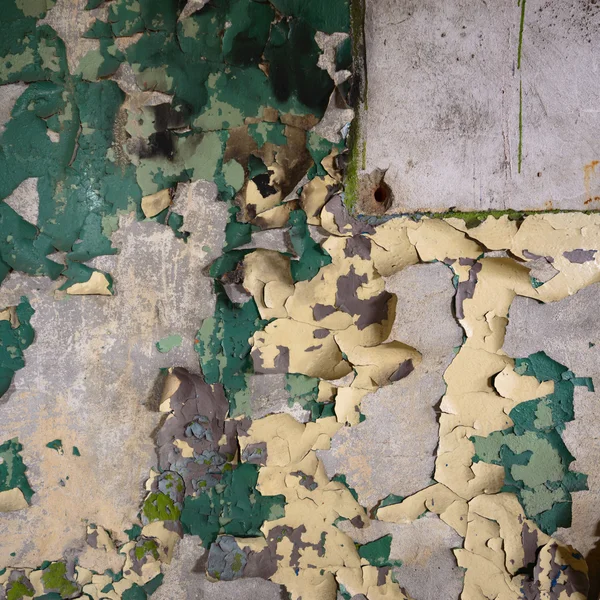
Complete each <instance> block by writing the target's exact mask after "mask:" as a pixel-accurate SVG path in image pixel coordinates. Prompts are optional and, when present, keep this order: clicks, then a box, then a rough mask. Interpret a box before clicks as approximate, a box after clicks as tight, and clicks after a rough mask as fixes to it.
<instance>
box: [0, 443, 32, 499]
mask: <svg viewBox="0 0 600 600" xmlns="http://www.w3.org/2000/svg"><path fill="white" fill-rule="evenodd" d="M22 450H23V446H22V444H20V443H19V440H18V439H17V438H13V439H12V440H8V441H6V442H4V443H3V444H0V459H1V460H0V492H6V491H8V490H12V489H15V488H18V489H19V490H21V493H22V494H23V496H24V498H25V500H27V502H28V503H29V501H30V500H31V497H32V496H33V493H34V492H33V490H32V489H31V486H30V485H29V481H28V480H27V476H26V474H25V472H26V471H27V467H26V466H25V463H24V462H23V459H22V457H21V454H20V453H21V451H22Z"/></svg>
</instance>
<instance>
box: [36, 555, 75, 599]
mask: <svg viewBox="0 0 600 600" xmlns="http://www.w3.org/2000/svg"><path fill="white" fill-rule="evenodd" d="M42 583H43V584H44V591H46V592H57V593H59V594H60V595H61V596H62V597H68V596H70V595H71V594H74V593H75V592H77V591H78V590H79V587H78V586H77V585H76V584H75V583H73V582H72V581H70V580H69V579H67V565H66V564H65V563H64V562H54V563H51V564H50V565H49V566H48V567H46V569H44V572H43V573H42Z"/></svg>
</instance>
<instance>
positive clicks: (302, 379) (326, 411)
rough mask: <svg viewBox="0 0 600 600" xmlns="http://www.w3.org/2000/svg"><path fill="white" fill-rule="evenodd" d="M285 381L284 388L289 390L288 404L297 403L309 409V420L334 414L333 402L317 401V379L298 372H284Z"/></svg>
mask: <svg viewBox="0 0 600 600" xmlns="http://www.w3.org/2000/svg"><path fill="white" fill-rule="evenodd" d="M285 382H286V383H285V389H286V391H287V392H289V398H288V405H289V406H294V404H299V405H300V406H301V407H302V408H303V409H304V410H309V411H310V413H311V415H310V420H311V421H316V420H317V419H323V418H325V417H334V416H335V403H334V402H328V403H323V402H318V401H317V398H318V396H319V379H316V378H314V377H307V376H306V375H302V374H300V373H286V375H285Z"/></svg>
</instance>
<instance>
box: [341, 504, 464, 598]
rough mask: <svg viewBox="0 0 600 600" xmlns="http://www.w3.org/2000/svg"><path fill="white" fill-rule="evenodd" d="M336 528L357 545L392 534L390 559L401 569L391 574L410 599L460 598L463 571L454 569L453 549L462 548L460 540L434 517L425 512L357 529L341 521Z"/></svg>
mask: <svg viewBox="0 0 600 600" xmlns="http://www.w3.org/2000/svg"><path fill="white" fill-rule="evenodd" d="M338 527H339V528H340V529H341V530H342V531H344V532H345V533H348V534H349V535H350V536H351V537H352V538H353V539H354V540H356V541H357V542H358V543H359V544H365V543H367V542H371V541H373V540H376V539H379V538H380V537H383V536H384V535H387V534H391V535H392V547H391V550H390V558H391V559H392V560H401V561H402V566H401V567H397V568H394V575H395V577H396V580H397V581H398V583H399V584H400V586H401V587H402V589H403V590H405V591H406V592H407V593H408V595H409V596H410V597H411V598H415V600H440V599H441V598H443V600H456V599H457V598H458V597H459V596H460V592H461V590H462V581H463V570H462V569H461V568H460V567H459V566H457V564H456V559H455V558H454V554H453V552H452V549H453V548H460V547H462V538H461V537H460V536H459V535H458V533H456V531H454V529H452V528H451V527H450V526H449V525H446V523H444V522H443V521H442V520H440V519H439V517H437V516H436V515H433V514H431V513H428V514H427V515H426V516H424V517H421V518H420V519H417V520H416V521H414V522H413V523H406V524H402V525H400V524H394V523H383V522H382V521H372V522H371V524H370V526H369V527H366V528H364V529H357V528H355V527H353V526H352V525H351V524H350V522H349V521H343V522H341V523H340V524H339V525H338ZM442 585H443V596H442V595H441V593H440V592H441V591H442V589H441V586H442Z"/></svg>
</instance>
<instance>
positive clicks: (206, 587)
mask: <svg viewBox="0 0 600 600" xmlns="http://www.w3.org/2000/svg"><path fill="white" fill-rule="evenodd" d="M203 555H204V549H203V548H202V545H201V543H200V538H198V537H196V536H186V537H184V538H183V539H182V540H181V541H180V542H179V544H178V545H177V547H176V548H175V553H174V555H173V561H172V562H171V564H170V565H169V566H167V567H165V568H164V574H165V578H164V580H163V583H162V585H161V586H160V587H159V588H158V590H157V591H156V592H155V593H154V594H153V595H152V600H281V588H280V586H278V585H276V584H274V583H271V582H270V581H266V580H264V579H254V578H249V579H238V580H237V581H219V582H218V583H211V582H210V581H207V580H206V577H205V576H204V569H205V564H204V562H205V559H206V557H205V556H203Z"/></svg>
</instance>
